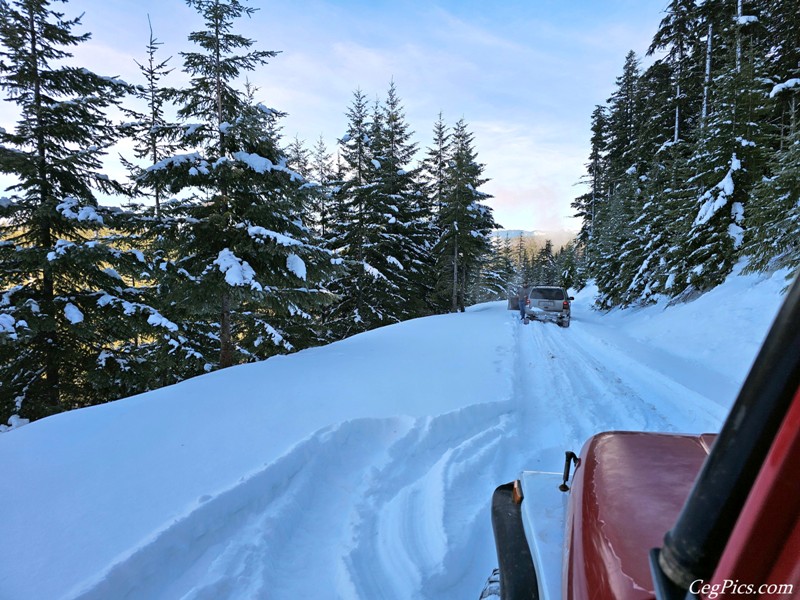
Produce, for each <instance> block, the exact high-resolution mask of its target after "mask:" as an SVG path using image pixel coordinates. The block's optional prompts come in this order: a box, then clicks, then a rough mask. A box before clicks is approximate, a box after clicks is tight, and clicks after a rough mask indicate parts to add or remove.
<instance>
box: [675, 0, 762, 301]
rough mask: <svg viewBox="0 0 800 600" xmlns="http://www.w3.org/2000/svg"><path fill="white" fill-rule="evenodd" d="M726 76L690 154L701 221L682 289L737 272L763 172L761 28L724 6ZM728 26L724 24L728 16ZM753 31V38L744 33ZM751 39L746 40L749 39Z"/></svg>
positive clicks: (683, 256)
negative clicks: (752, 195)
mask: <svg viewBox="0 0 800 600" xmlns="http://www.w3.org/2000/svg"><path fill="white" fill-rule="evenodd" d="M720 14H721V15H723V16H727V19H728V25H727V26H724V25H721V26H720V27H719V29H720V38H721V40H720V44H718V47H719V50H718V52H717V56H718V57H719V59H720V60H719V61H718V63H719V67H718V69H719V74H718V76H717V77H715V78H714V82H715V89H714V94H713V98H714V99H713V103H712V104H711V105H710V108H709V115H708V122H707V124H706V126H705V128H704V130H703V132H702V135H700V136H698V139H697V141H696V149H695V153H694V157H693V158H692V159H691V162H692V166H693V168H694V170H695V175H694V177H693V178H692V179H691V180H690V181H689V182H687V184H688V185H689V186H690V187H693V188H695V189H697V194H696V195H695V196H694V202H693V206H691V207H690V209H689V210H690V214H692V215H693V216H694V220H693V222H692V224H691V226H690V228H689V230H688V232H687V234H686V238H685V240H684V241H683V243H682V244H681V250H682V252H680V253H679V254H678V259H679V260H680V262H681V263H682V270H680V271H678V272H677V273H676V282H675V286H674V287H675V291H678V292H680V291H683V292H685V293H689V294H691V293H694V292H696V291H699V292H702V291H705V290H708V289H710V288H712V287H714V286H716V285H718V284H719V283H721V282H722V281H723V280H724V278H725V277H726V276H727V275H728V273H730V271H731V269H732V268H733V265H734V264H735V262H736V260H737V258H738V256H739V251H740V248H741V246H742V242H743V237H744V228H745V214H746V207H747V204H748V199H749V197H750V191H751V189H752V187H753V185H754V183H755V182H757V181H758V180H760V179H761V177H762V176H763V172H764V151H765V143H766V139H765V136H766V134H767V132H766V131H765V129H764V124H765V119H764V118H763V116H764V112H763V103H762V101H761V99H762V98H763V97H764V95H765V90H764V89H763V87H764V83H763V82H764V77H763V52H762V51H761V50H760V49H759V43H760V39H759V35H758V33H757V32H756V31H750V30H748V29H747V28H750V27H752V28H754V27H756V25H755V24H751V23H750V21H749V20H746V19H743V18H742V17H743V16H744V15H739V14H736V13H735V12H733V10H732V7H728V6H725V5H723V6H720ZM723 23H724V21H723ZM745 34H746V35H745ZM743 37H744V39H743Z"/></svg>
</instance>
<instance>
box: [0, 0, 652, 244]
mask: <svg viewBox="0 0 800 600" xmlns="http://www.w3.org/2000/svg"><path fill="white" fill-rule="evenodd" d="M666 3H667V2H666V0H504V1H503V2H489V1H484V2H478V1H474V0H464V1H456V0H447V1H438V2H436V1H433V2H430V1H428V2H426V1H410V0H407V1H403V0H395V1H393V2H389V1H383V0H372V1H370V0H340V1H332V0H328V1H325V0H292V1H288V2H280V3H279V2H272V1H267V0H257V1H253V2H251V3H250V5H251V6H253V7H257V8H259V11H258V12H256V13H255V15H254V16H253V18H252V19H245V20H243V21H242V31H243V32H244V33H245V34H246V35H248V36H250V37H251V38H253V39H254V40H256V42H257V47H258V48H259V49H266V50H280V51H281V54H279V55H278V56H277V57H276V58H275V59H273V60H272V61H271V62H270V64H269V65H267V66H266V67H264V68H262V69H260V70H259V71H258V72H257V73H253V74H251V75H250V79H251V80H252V81H253V82H255V83H256V85H258V86H259V88H260V93H259V99H260V100H261V101H263V102H264V103H265V104H267V105H269V106H272V107H274V108H277V109H279V110H282V111H285V112H287V113H288V116H287V117H286V119H284V123H283V130H284V134H285V135H286V136H287V138H293V137H294V136H295V135H297V136H299V137H300V138H301V139H304V140H306V141H307V143H308V145H309V146H310V145H311V144H312V143H313V142H315V141H316V140H317V139H318V138H319V136H320V135H321V136H322V137H323V139H324V140H325V142H326V144H328V146H329V148H330V149H333V148H334V147H335V142H336V138H338V137H340V136H341V135H343V133H344V131H345V128H346V118H345V116H344V113H345V111H346V109H347V107H348V105H349V103H350V101H351V98H352V94H353V91H354V90H355V89H356V88H360V89H361V90H362V91H363V92H365V93H366V94H367V95H368V96H369V97H371V98H374V97H379V98H383V97H384V96H385V92H386V90H387V88H388V85H389V82H390V81H391V80H392V79H393V80H394V82H395V85H396V86H397V90H398V92H399V95H400V97H401V98H402V100H403V103H404V106H405V109H406V115H407V118H408V121H409V123H410V124H411V127H412V129H413V130H414V131H415V140H416V141H417V142H418V143H419V145H420V147H422V148H424V147H425V146H426V145H427V144H428V143H429V141H430V137H431V130H432V127H433V123H434V121H435V120H436V118H437V115H438V114H439V112H440V111H441V112H442V113H443V115H444V119H445V121H447V122H448V123H451V124H452V123H455V122H456V121H457V120H458V119H460V118H462V117H463V118H464V119H465V120H466V121H467V122H468V123H469V125H470V127H471V129H472V131H473V132H474V134H475V140H476V146H477V150H478V157H479V160H480V161H481V162H483V163H485V164H486V172H485V174H486V176H487V177H489V178H490V179H491V181H490V182H489V183H487V184H486V185H485V187H484V190H485V191H487V192H489V193H491V194H493V195H494V198H493V199H492V200H491V201H490V202H489V204H490V205H491V206H492V207H493V208H494V211H495V218H496V220H497V221H498V222H499V223H500V224H501V225H503V226H504V227H506V228H508V229H527V230H531V229H537V230H559V229H577V227H578V226H579V224H578V223H577V221H575V220H574V219H570V218H569V216H570V214H571V209H570V207H569V203H570V201H571V200H572V198H573V197H574V196H576V195H578V194H579V193H581V188H580V187H579V186H576V184H577V183H578V181H579V179H580V178H581V176H582V174H583V169H584V168H583V165H584V163H585V162H586V157H587V155H588V152H589V148H588V140H589V135H590V133H589V116H590V114H591V111H592V109H593V107H594V105H595V104H599V103H603V102H604V101H605V100H606V99H607V98H608V96H609V95H610V94H611V92H612V91H613V89H614V80H615V78H616V77H617V76H618V75H619V73H620V72H621V69H622V64H623V61H624V57H625V54H626V52H627V51H628V50H630V49H632V50H634V51H636V52H637V54H640V55H644V52H645V50H646V49H647V46H648V45H649V43H650V40H651V38H652V36H653V34H654V33H655V30H656V27H657V26H658V23H659V21H660V20H661V18H662V17H663V10H664V7H665V6H666ZM59 10H63V11H64V12H65V13H66V14H67V16H72V15H75V14H79V13H81V12H83V13H85V16H84V18H83V23H84V28H85V30H88V31H90V32H92V34H93V37H92V40H91V41H90V42H88V43H86V44H84V45H83V46H81V47H79V48H76V50H75V54H76V60H79V61H82V62H83V64H85V65H86V66H88V67H89V68H92V69H94V70H96V71H98V72H101V73H104V74H113V75H119V76H121V77H122V78H123V79H126V80H127V81H130V82H135V81H138V79H137V78H138V73H137V69H136V66H135V64H134V63H133V59H138V60H143V59H144V48H145V45H146V43H147V38H148V24H147V15H148V13H149V15H150V19H151V21H152V23H153V29H154V32H155V35H156V37H157V38H158V39H159V40H160V41H162V42H163V46H162V56H163V57H164V58H166V57H167V56H170V55H172V56H173V59H172V61H171V64H172V65H173V66H175V67H177V69H176V74H175V76H176V78H175V81H173V83H174V84H175V83H178V81H179V79H180V77H181V75H180V73H177V71H179V70H180V62H181V61H180V56H179V52H181V51H186V50H189V49H190V45H189V43H188V41H187V39H186V38H187V35H188V34H189V33H190V32H191V31H192V30H196V29H198V28H200V26H201V20H200V19H199V17H198V16H197V15H196V14H194V12H193V11H192V10H191V9H189V8H188V7H187V6H186V5H185V4H184V3H183V2H179V1H177V0H161V1H159V0H142V1H140V2H135V3H134V2H130V0H95V1H89V0H75V1H73V2H69V3H68V4H65V5H63V8H59ZM9 108H10V107H7V106H6V107H3V109H2V112H0V122H2V123H3V124H4V125H6V126H8V125H10V122H9V118H8V114H9Z"/></svg>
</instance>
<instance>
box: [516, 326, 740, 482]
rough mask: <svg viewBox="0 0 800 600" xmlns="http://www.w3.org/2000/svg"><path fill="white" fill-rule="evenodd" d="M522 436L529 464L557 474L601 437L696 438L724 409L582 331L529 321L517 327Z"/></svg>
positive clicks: (709, 428) (718, 419) (714, 424)
mask: <svg viewBox="0 0 800 600" xmlns="http://www.w3.org/2000/svg"><path fill="white" fill-rule="evenodd" d="M517 344H518V345H517V348H518V353H519V358H518V361H517V364H518V367H517V368H518V369H520V372H519V373H518V374H517V380H518V381H519V382H520V383H519V387H520V388H521V389H520V394H521V397H520V402H521V403H522V404H523V406H524V408H523V409H522V411H521V416H522V420H523V423H521V424H520V427H521V428H522V431H524V432H525V433H526V437H527V438H528V439H529V440H530V441H529V445H530V451H529V455H530V457H531V462H530V463H529V464H527V465H522V466H521V468H522V469H542V470H551V471H558V470H559V469H560V467H561V465H563V460H564V458H563V457H564V454H563V452H564V450H573V451H575V452H577V451H578V450H580V447H581V446H582V444H583V443H584V441H585V440H586V439H587V438H588V437H590V436H591V435H593V434H595V433H598V432H600V431H608V430H614V429H624V430H642V431H666V432H678V431H679V432H685V433H700V432H704V431H714V430H716V429H718V427H719V424H720V423H721V420H722V419H723V418H724V411H723V410H722V409H721V408H720V407H719V406H718V405H717V404H715V403H714V402H711V401H709V400H708V399H707V398H705V397H703V396H701V395H699V394H697V393H696V392H694V391H692V390H690V389H687V388H686V387H684V386H682V385H681V384H680V383H678V382H677V381H675V380H674V379H672V378H670V377H669V376H668V375H666V374H663V373H660V372H658V371H655V370H653V369H652V368H651V367H649V366H647V365H645V364H642V363H640V362H639V361H637V360H636V357H632V356H630V355H626V354H624V353H621V352H618V351H615V350H614V349H613V348H609V347H608V346H607V345H605V344H603V343H602V340H599V339H598V338H596V337H594V336H593V335H590V334H588V333H586V332H585V331H583V330H582V328H581V323H580V322H575V321H574V322H573V325H572V327H570V328H569V329H562V328H559V327H557V326H555V325H553V324H550V323H536V322H532V323H531V324H529V325H528V326H521V327H518V334H517Z"/></svg>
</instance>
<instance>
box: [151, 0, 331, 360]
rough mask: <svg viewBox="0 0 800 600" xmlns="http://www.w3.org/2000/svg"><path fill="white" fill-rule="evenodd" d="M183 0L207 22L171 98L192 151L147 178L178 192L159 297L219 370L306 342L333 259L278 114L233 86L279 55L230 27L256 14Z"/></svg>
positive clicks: (233, 0) (230, 5) (232, 0)
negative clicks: (314, 224) (316, 231)
mask: <svg viewBox="0 0 800 600" xmlns="http://www.w3.org/2000/svg"><path fill="white" fill-rule="evenodd" d="M187 4H189V6H191V7H192V8H194V9H195V10H197V12H198V13H199V14H200V16H201V17H202V18H203V21H204V25H205V29H203V30H201V31H195V32H193V33H191V34H190V36H189V39H190V41H192V42H194V43H195V44H196V45H197V46H198V49H197V51H194V52H184V53H182V56H183V58H184V70H185V71H186V72H187V73H188V74H189V76H190V77H191V81H190V83H189V85H188V87H187V88H185V89H182V90H178V91H177V93H176V94H175V96H176V98H177V100H178V101H179V102H180V104H181V108H180V110H179V111H178V114H179V116H180V117H181V118H182V119H183V120H184V121H185V122H186V128H185V142H186V143H187V145H189V146H190V147H191V148H192V151H191V152H187V153H184V154H180V155H176V156H173V157H168V158H166V159H164V160H161V161H159V162H157V163H155V164H154V165H152V166H151V167H149V168H148V176H147V178H146V181H148V182H152V184H153V185H159V184H161V185H166V186H168V188H169V189H170V190H171V191H172V192H173V193H179V192H180V193H182V194H183V195H184V196H186V200H185V201H183V202H181V203H180V205H179V206H177V207H176V208H175V209H174V214H175V215H176V218H179V219H181V220H182V223H183V226H182V227H181V228H180V229H179V230H178V233H179V235H180V238H179V240H178V242H179V247H178V252H179V255H178V256H176V257H175V258H174V259H173V260H172V261H171V262H169V263H165V265H164V268H165V269H167V273H166V275H165V281H166V283H165V285H164V289H165V293H167V294H168V297H169V300H170V303H171V304H170V305H171V306H173V307H174V310H175V313H176V315H177V316H178V317H179V318H178V320H179V321H180V322H181V323H184V324H185V327H186V330H187V337H192V338H193V345H194V347H196V349H197V353H198V355H200V356H202V359H203V360H204V361H205V364H206V368H207V369H209V368H214V367H216V366H219V367H222V368H224V367H227V366H230V365H233V364H235V363H238V362H243V361H248V360H255V359H259V358H265V357H268V356H270V355H272V354H275V353H277V352H287V351H291V350H293V349H296V348H299V347H303V346H304V345H307V344H310V343H313V339H314V334H313V333H312V331H313V328H310V327H307V326H306V325H309V324H310V323H311V322H312V321H313V315H314V313H315V312H316V310H317V309H318V308H319V307H321V306H323V305H324V304H325V302H326V301H328V299H329V298H330V295H329V294H328V293H327V292H326V290H325V289H324V288H321V287H320V286H319V284H318V282H320V281H321V280H322V279H323V278H324V276H325V274H326V273H327V272H328V271H329V270H330V268H331V258H330V256H329V255H328V254H327V253H326V252H325V251H324V250H322V249H321V248H320V247H319V246H318V244H317V243H316V240H314V239H313V237H312V236H311V233H310V232H309V230H308V229H307V228H306V227H305V225H304V224H303V222H302V212H303V191H302V189H301V188H302V185H303V183H304V181H303V178H302V177H301V175H300V174H298V173H296V172H295V171H292V170H291V169H290V168H289V167H288V166H287V162H286V157H285V156H284V155H283V153H282V152H281V151H280V149H279V147H278V140H277V132H278V130H279V127H278V126H277V125H276V121H277V120H278V118H279V117H280V116H281V113H280V112H279V111H277V110H275V109H272V108H269V107H267V106H265V105H264V104H262V103H259V102H256V101H255V97H254V95H255V93H256V90H255V89H254V88H253V87H252V86H249V85H248V86H246V89H245V91H244V92H242V91H240V90H238V89H237V88H236V87H234V85H235V83H236V80H237V78H238V77H239V76H240V75H241V74H242V73H244V72H247V71H252V70H254V69H256V68H258V67H260V66H262V65H264V64H265V63H266V62H267V61H268V59H270V58H272V57H274V56H276V54H277V52H274V51H263V50H253V49H252V46H253V45H254V42H253V41H252V40H250V39H248V38H245V37H243V36H241V35H238V34H236V33H234V31H233V25H234V23H235V22H236V20H237V19H239V18H241V17H244V16H247V17H250V16H252V15H253V14H254V12H255V9H253V8H250V7H247V6H245V5H244V4H242V3H241V2H239V1H238V0H229V1H219V0H187ZM309 335H311V339H309ZM215 354H216V356H214V355H215Z"/></svg>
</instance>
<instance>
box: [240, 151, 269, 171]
mask: <svg viewBox="0 0 800 600" xmlns="http://www.w3.org/2000/svg"><path fill="white" fill-rule="evenodd" d="M233 157H234V158H235V159H236V160H240V161H242V162H243V163H244V164H246V165H247V166H248V167H250V168H251V169H252V170H253V171H255V172H256V173H266V172H268V171H271V170H272V169H273V168H274V167H275V164H274V163H273V162H272V161H271V160H270V159H268V158H264V157H263V156H260V155H258V154H251V153H249V152H234V153H233Z"/></svg>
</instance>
